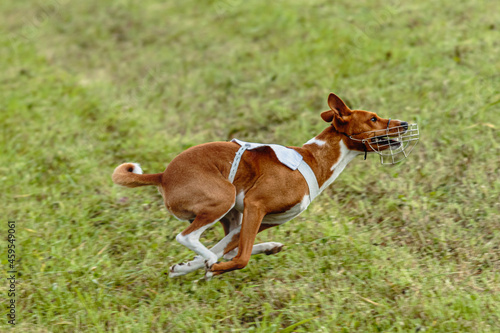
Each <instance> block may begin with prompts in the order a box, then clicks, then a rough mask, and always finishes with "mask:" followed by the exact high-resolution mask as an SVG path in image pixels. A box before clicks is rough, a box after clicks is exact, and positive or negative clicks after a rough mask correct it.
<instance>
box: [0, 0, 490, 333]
mask: <svg viewBox="0 0 500 333" xmlns="http://www.w3.org/2000/svg"><path fill="white" fill-rule="evenodd" d="M0 15H1V16H0V32H1V33H0V45H1V48H0V66H1V68H2V70H1V71H0V82H1V85H2V89H0V110H1V121H0V126H1V139H0V140H1V145H0V175H1V180H2V193H1V196H2V216H3V217H4V225H5V227H4V229H3V230H4V234H5V235H6V234H7V223H6V222H7V220H16V221H17V237H18V238H17V242H16V245H17V246H18V248H17V254H18V262H17V264H18V270H19V271H20V274H19V275H20V276H19V279H18V281H19V284H18V286H17V288H18V293H17V302H18V307H17V320H18V321H17V325H16V327H15V330H16V331H19V332H104V331H112V332H216V331H219V332H229V331H234V332H240V331H244V332H246V331H256V332H276V331H279V330H281V329H284V330H285V331H287V332H291V331H294V332H421V331H424V330H425V331H426V332H498V330H499V329H500V296H499V293H500V273H499V269H500V255H499V243H500V234H499V215H500V214H499V211H500V204H499V196H500V182H499V166H500V158H499V156H500V154H499V153H500V151H499V150H500V149H499V148H500V144H499V128H500V116H499V106H500V74H499V71H500V54H499V53H500V24H499V22H500V3H499V2H496V1H462V2H460V3H457V2H455V1H450V0H440V1H414V2H403V1H399V0H393V1H388V2H384V1H358V2H356V3H353V2H350V1H346V0H341V1H337V2H336V3H335V4H333V3H331V2H327V1H322V0H311V1H286V2H285V1H276V2H268V1H252V2H244V1H241V0H216V1H206V2H195V1H183V2H174V1H166V2H160V1H153V0H143V1H130V0H124V1H97V0H88V1H85V2H77V1H73V0H43V1H24V0H23V1H15V2H14V1H11V2H6V1H4V2H2V3H1V4H0ZM330 91H333V92H335V93H337V94H338V95H339V96H341V97H342V98H343V99H344V100H345V101H346V102H347V103H348V105H349V106H350V107H352V108H357V109H367V110H371V111H375V112H377V113H378V114H379V115H381V116H382V117H392V118H399V119H404V120H407V121H409V122H418V123H419V125H420V127H421V133H422V134H421V141H420V143H419V145H418V146H417V147H416V149H415V151H414V152H413V153H412V155H411V156H410V157H409V159H407V160H406V162H405V163H403V164H402V165H398V166H394V167H385V166H381V165H380V164H379V162H378V157H376V156H369V158H368V160H367V161H363V160H362V158H361V157H360V158H358V159H356V160H355V161H354V162H352V163H351V165H350V166H349V167H348V168H347V169H346V170H345V171H344V173H343V174H342V175H341V176H340V177H339V179H338V180H337V181H336V182H335V183H334V184H333V185H332V186H331V187H330V188H329V189H328V190H326V191H325V192H324V193H323V195H322V196H320V197H319V198H318V199H317V200H316V201H315V202H314V203H313V204H312V205H311V206H310V207H309V210H308V211H306V212H305V213H304V214H303V215H301V216H300V217H298V218H296V219H295V220H293V221H290V222H288V223H287V224H285V225H283V226H280V227H278V228H273V229H271V230H269V231H266V232H264V233H262V234H261V235H259V237H258V238H259V240H260V241H266V240H269V241H278V242H282V243H285V245H286V247H285V250H284V251H283V252H281V253H279V254H278V255H276V256H255V257H253V258H252V259H251V261H250V264H249V265H248V266H247V267H246V268H245V269H243V270H241V271H237V272H232V273H228V274H225V275H223V276H221V277H219V278H215V279H213V280H212V281H210V282H208V283H204V282H201V281H198V279H199V278H201V277H202V272H201V271H200V272H198V273H193V274H190V275H187V276H185V277H181V278H178V279H169V278H168V277H166V275H165V273H166V272H167V271H168V267H169V266H170V265H172V264H174V263H177V262H181V261H183V260H186V259H190V258H191V257H192V253H190V251H189V250H187V249H186V248H184V247H183V246H181V245H180V244H177V243H176V242H175V235H176V234H177V233H178V232H180V231H182V230H183V229H184V228H185V227H186V225H185V223H183V222H179V221H177V220H175V219H174V218H173V217H172V216H170V215H168V213H167V212H166V210H165V208H164V207H163V205H162V200H161V197H160V195H159V194H158V192H157V190H156V189H154V188H140V189H135V190H129V189H124V188H119V187H116V186H114V185H113V184H112V182H111V179H110V175H111V172H112V171H113V169H114V168H115V167H116V165H118V164H119V163H122V162H125V161H136V162H140V163H141V164H142V166H143V169H144V170H145V172H151V173H153V172H160V171H162V170H163V169H164V168H165V166H166V165H167V164H168V163H169V161H171V160H172V159H173V158H174V157H175V156H176V155H177V154H178V153H180V152H181V151H182V150H184V149H186V148H188V147H190V146H193V145H196V144H199V143H203V142H208V141H217V140H229V139H231V138H233V137H238V138H240V139H244V140H249V141H255V142H259V141H260V142H268V143H280V144H284V145H296V146H297V145H301V144H302V143H303V142H305V141H307V140H308V139H310V138H311V137H313V136H315V135H316V134H317V133H319V132H320V131H321V130H322V129H323V128H324V127H325V126H326V124H325V123H324V122H323V121H322V120H321V118H320V117H319V114H320V112H321V111H324V110H326V109H327V104H326V98H327V96H328V93H329V92H330ZM222 235H223V231H222V228H221V227H219V226H217V227H214V228H213V229H211V230H210V231H208V232H207V233H206V234H205V235H204V238H203V239H204V243H205V244H206V245H208V246H209V245H211V244H214V243H215V242H216V241H218V240H219V239H220V238H221V237H222ZM5 244H7V243H4V245H2V249H3V250H2V253H3V254H2V257H1V260H2V263H3V267H4V270H5V274H7V273H6V271H7V254H6V245H5ZM5 274H4V275H5ZM7 289H8V287H7V283H2V284H0V299H1V300H2V304H6V302H7V301H8V299H7ZM0 312H1V313H2V318H3V319H2V321H1V324H0V325H1V326H0V327H3V328H2V329H6V328H7V326H9V325H7V320H6V314H7V309H6V308H5V307H2V311H0Z"/></svg>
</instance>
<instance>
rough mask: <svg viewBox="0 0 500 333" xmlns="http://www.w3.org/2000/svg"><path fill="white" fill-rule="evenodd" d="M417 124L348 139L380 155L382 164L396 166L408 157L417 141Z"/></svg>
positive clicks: (371, 132) (353, 136)
mask: <svg viewBox="0 0 500 333" xmlns="http://www.w3.org/2000/svg"><path fill="white" fill-rule="evenodd" d="M419 134H420V133H419V130H418V125H417V124H407V123H405V124H404V125H402V126H396V127H391V128H387V129H383V130H376V131H369V132H363V133H359V134H356V135H351V136H349V138H350V139H352V140H354V141H358V142H362V143H364V144H365V145H368V146H369V147H370V148H371V149H372V151H374V152H376V153H377V154H379V155H380V162H381V163H382V164H396V163H398V162H401V161H402V160H404V159H405V158H407V157H408V155H410V153H411V151H412V150H413V148H414V147H415V146H416V145H417V143H418V139H419Z"/></svg>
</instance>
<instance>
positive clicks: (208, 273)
mask: <svg viewBox="0 0 500 333" xmlns="http://www.w3.org/2000/svg"><path fill="white" fill-rule="evenodd" d="M213 276H214V273H213V272H212V271H206V272H205V281H210V280H211V279H212V277H213Z"/></svg>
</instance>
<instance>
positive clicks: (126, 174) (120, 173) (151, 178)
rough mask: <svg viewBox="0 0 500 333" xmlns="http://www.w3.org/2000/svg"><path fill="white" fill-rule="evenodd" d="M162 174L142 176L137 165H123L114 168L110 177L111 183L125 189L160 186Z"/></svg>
mask: <svg viewBox="0 0 500 333" xmlns="http://www.w3.org/2000/svg"><path fill="white" fill-rule="evenodd" d="M162 175H163V173H152V174H145V175H143V174H142V169H141V166H140V165H139V164H138V163H123V164H120V165H119V166H117V167H116V169H115V171H113V175H111V179H113V182H114V183H115V184H118V185H122V186H126V187H138V186H146V185H160V184H161V176H162Z"/></svg>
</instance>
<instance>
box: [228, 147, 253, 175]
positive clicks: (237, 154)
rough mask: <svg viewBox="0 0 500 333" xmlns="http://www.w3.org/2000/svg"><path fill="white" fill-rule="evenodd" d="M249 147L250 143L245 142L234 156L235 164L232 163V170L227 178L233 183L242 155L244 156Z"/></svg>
mask: <svg viewBox="0 0 500 333" xmlns="http://www.w3.org/2000/svg"><path fill="white" fill-rule="evenodd" d="M249 147H250V145H249V144H244V145H243V146H241V147H240V149H238V151H237V152H236V155H235V156H234V160H233V164H232V165H231V170H230V171H229V177H227V179H228V180H229V181H230V182H231V184H232V183H233V181H234V177H235V176H236V172H237V171H238V166H239V165H240V161H241V156H243V153H244V152H245V150H247V149H248V148H249Z"/></svg>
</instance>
